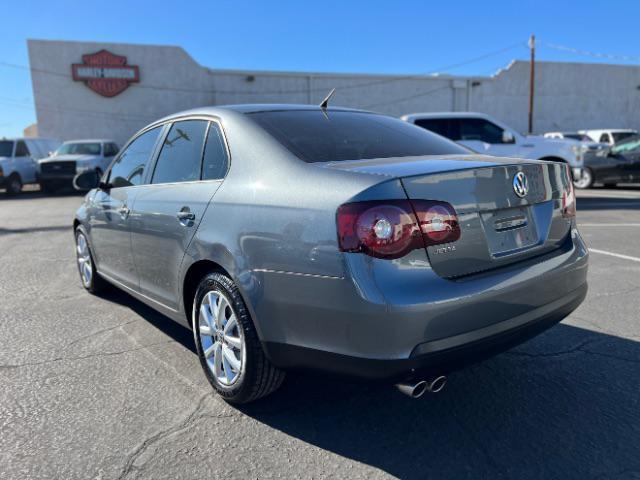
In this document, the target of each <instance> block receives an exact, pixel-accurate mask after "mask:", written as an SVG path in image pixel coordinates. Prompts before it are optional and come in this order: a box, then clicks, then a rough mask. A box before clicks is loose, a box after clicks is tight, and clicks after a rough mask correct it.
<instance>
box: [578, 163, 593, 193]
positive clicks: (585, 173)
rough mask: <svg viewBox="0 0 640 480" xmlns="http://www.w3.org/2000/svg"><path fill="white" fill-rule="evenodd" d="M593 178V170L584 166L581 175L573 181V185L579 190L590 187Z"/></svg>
mask: <svg viewBox="0 0 640 480" xmlns="http://www.w3.org/2000/svg"><path fill="white" fill-rule="evenodd" d="M593 180H594V176H593V171H592V170H591V169H590V168H584V169H583V170H582V175H581V177H580V178H578V179H575V180H574V181H573V186H574V187H576V188H579V189H580V190H584V189H587V188H591V187H592V186H593Z"/></svg>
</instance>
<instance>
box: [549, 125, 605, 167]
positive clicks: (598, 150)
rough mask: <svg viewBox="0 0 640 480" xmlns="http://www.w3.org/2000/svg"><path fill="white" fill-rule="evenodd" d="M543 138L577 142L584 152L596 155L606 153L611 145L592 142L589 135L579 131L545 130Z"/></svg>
mask: <svg viewBox="0 0 640 480" xmlns="http://www.w3.org/2000/svg"><path fill="white" fill-rule="evenodd" d="M544 138H557V139H560V140H569V141H576V142H579V143H580V144H581V145H582V147H583V149H584V150H585V153H586V154H593V155H597V156H606V155H608V154H609V148H610V146H611V145H609V144H608V143H606V142H594V141H593V139H592V138H591V137H590V136H589V135H587V134H586V133H580V132H547V133H545V134H544ZM585 161H586V159H585Z"/></svg>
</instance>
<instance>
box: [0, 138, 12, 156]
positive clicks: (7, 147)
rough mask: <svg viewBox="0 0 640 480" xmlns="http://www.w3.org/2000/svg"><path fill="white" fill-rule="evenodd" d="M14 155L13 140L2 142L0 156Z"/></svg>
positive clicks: (0, 143)
mask: <svg viewBox="0 0 640 480" xmlns="http://www.w3.org/2000/svg"><path fill="white" fill-rule="evenodd" d="M11 155H13V142H7V141H6V140H5V141H1V142H0V157H10V156H11Z"/></svg>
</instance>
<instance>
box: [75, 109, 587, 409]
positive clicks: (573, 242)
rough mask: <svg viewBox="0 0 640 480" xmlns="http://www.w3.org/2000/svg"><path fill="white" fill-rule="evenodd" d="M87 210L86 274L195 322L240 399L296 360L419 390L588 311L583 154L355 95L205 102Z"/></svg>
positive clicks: (144, 147)
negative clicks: (419, 122)
mask: <svg viewBox="0 0 640 480" xmlns="http://www.w3.org/2000/svg"><path fill="white" fill-rule="evenodd" d="M76 186H77V187H78V188H86V189H89V188H93V187H95V188H93V189H92V190H90V191H89V193H88V194H87V195H86V198H85V200H84V203H83V204H82V206H81V207H80V208H79V209H78V211H77V213H76V216H75V220H74V225H73V226H74V231H75V241H76V247H77V262H78V269H79V272H80V277H81V281H82V284H83V285H84V287H85V288H86V289H87V290H89V291H90V292H92V293H94V292H98V291H99V290H100V289H101V288H103V287H105V286H106V284H107V282H108V283H109V284H113V285H115V286H117V287H118V288H121V289H123V290H125V291H127V292H129V293H130V294H132V295H133V296H134V297H137V298H138V299H139V300H141V301H142V302H144V303H146V304H148V305H150V306H151V307H153V308H154V309H157V310H158V311H160V312H162V313H163V314H166V315H167V316H168V317H170V318H172V319H173V320H176V321H178V322H180V323H182V324H184V325H186V326H188V327H189V328H191V329H193V333H194V338H195V343H196V347H197V352H198V355H199V358H200V362H201V364H202V367H203V369H204V372H205V374H206V376H207V378H208V380H209V381H210V382H211V384H212V386H213V387H214V388H215V390H216V391H217V392H218V393H219V394H220V395H221V396H222V397H224V398H225V399H226V400H228V401H230V402H235V403H242V402H249V401H252V400H255V399H257V398H260V397H262V396H264V395H267V394H269V393H271V392H273V391H274V390H275V389H277V388H278V387H279V386H280V384H281V383H282V381H283V379H284V376H285V372H286V371H287V370H291V369H306V370H320V371H323V372H330V373H334V374H343V375H348V376H352V377H353V376H355V377H360V378H365V379H370V380H383V381H387V382H390V383H396V384H398V386H399V388H400V389H401V390H402V391H403V392H404V393H407V394H409V395H411V396H414V397H417V396H420V395H421V394H422V393H424V392H425V391H437V390H439V389H441V388H442V386H443V385H444V382H445V376H446V375H447V373H449V372H451V371H453V370H455V369H458V368H461V367H463V366H465V365H467V364H470V363H473V362H477V361H480V360H482V359H484V358H487V357H489V356H491V355H494V354H496V353H498V352H501V351H504V350H506V349H508V348H510V347H512V346H514V345H517V344H518V343H521V342H523V341H524V340H526V339H528V338H531V337H532V336H534V335H536V334H538V333H540V332H541V331H543V330H544V329H546V328H548V327H550V326H552V325H554V324H555V323H557V322H559V321H560V320H562V319H563V318H564V317H566V316H567V315H568V314H569V313H570V312H572V311H573V310H574V309H575V308H576V307H577V306H578V305H579V304H580V302H582V300H583V299H584V297H585V294H586V291H587V282H586V277H587V258H588V253H587V249H586V247H585V245H584V243H583V240H582V238H581V236H580V233H579V232H578V230H577V228H576V221H575V197H574V192H573V186H572V182H571V175H570V173H569V169H568V167H567V165H564V164H561V163H554V162H539V161H522V160H516V159H510V158H496V157H487V156H481V155H476V154H471V153H470V152H469V151H468V150H466V149H464V148H463V147H460V146H459V145H457V144H455V143H452V142H451V141H449V140H447V139H445V138H442V137H440V136H438V135H435V134H432V133H430V132H428V131H426V130H424V129H422V128H419V127H416V126H413V125H410V124H408V123H406V122H402V121H401V120H398V119H394V118H391V117H388V116H384V115H379V114H376V113H371V112H365V111H358V110H350V109H346V108H320V107H314V106H308V105H299V106H298V105H241V106H229V107H219V108H218V107H216V108H202V109H197V110H191V111H187V112H182V113H178V114H175V115H172V116H169V117H166V118H164V119H162V120H159V121H157V122H155V123H153V124H151V125H149V126H148V127H146V128H144V129H143V130H141V131H140V132H138V133H137V134H136V135H135V136H134V137H133V138H132V139H131V140H130V141H129V143H128V144H127V145H126V146H125V147H124V148H123V149H122V151H121V152H120V153H119V155H118V156H117V157H116V158H115V159H114V161H113V163H112V165H111V166H110V168H109V169H108V170H107V171H106V172H105V173H104V175H103V176H102V178H100V179H98V178H97V177H96V174H95V173H94V172H87V173H83V174H80V175H79V176H78V177H77V178H76Z"/></svg>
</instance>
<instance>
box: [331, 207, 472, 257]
mask: <svg viewBox="0 0 640 480" xmlns="http://www.w3.org/2000/svg"><path fill="white" fill-rule="evenodd" d="M337 224H338V243H339V246H340V250H341V251H343V252H359V253H364V254H366V255H370V256H373V257H377V258H386V259H393V258H400V257H403V256H405V255H406V254H407V253H409V252H410V251H412V250H415V249H416V248H425V247H427V246H430V245H438V244H441V243H450V242H454V241H456V240H458V239H459V238H460V227H459V225H458V218H457V215H456V212H455V210H454V209H453V207H452V206H451V205H449V204H448V203H446V202H437V201H430V200H413V201H409V200H384V201H369V202H356V203H348V204H345V205H342V206H340V208H338V212H337Z"/></svg>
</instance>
